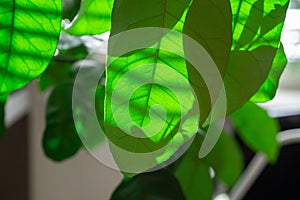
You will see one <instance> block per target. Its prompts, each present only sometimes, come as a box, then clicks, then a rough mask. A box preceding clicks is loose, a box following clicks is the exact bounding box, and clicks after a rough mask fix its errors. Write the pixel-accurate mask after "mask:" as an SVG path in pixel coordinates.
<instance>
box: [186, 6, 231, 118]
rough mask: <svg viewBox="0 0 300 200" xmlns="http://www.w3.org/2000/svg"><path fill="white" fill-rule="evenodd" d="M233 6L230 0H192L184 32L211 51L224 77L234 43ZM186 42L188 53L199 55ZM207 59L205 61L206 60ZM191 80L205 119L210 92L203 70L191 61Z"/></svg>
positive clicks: (208, 108) (189, 69)
mask: <svg viewBox="0 0 300 200" xmlns="http://www.w3.org/2000/svg"><path fill="white" fill-rule="evenodd" d="M231 21H232V19H231V10H230V3H229V1H228V0H213V1H193V3H192V4H191V6H190V8H189V11H188V13H187V16H186V19H185V24H184V28H183V33H184V34H186V35H188V36H189V37H191V38H192V39H194V40H195V41H197V42H198V43H199V44H200V45H202V46H203V47H204V48H205V50H206V51H207V52H208V53H209V54H210V56H211V57H212V59H213V60H214V62H215V63H216V65H217V67H218V70H219V71H220V74H221V77H223V76H224V74H225V71H226V68H227V65H228V59H229V54H230V47H231V38H232V27H231ZM183 42H184V49H185V55H186V57H188V56H192V57H199V56H201V55H197V54H199V52H194V51H193V47H192V46H190V44H189V42H186V41H185V40H184V41H183ZM203 62H205V61H203ZM188 72H189V73H188V75H189V80H190V82H191V84H192V86H193V88H194V90H195V92H196V95H197V98H198V102H199V106H200V110H201V115H200V123H201V124H202V122H204V120H205V119H206V117H207V116H208V114H209V113H210V111H211V95H210V94H209V91H208V89H207V87H206V83H205V82H204V80H203V78H202V77H201V76H203V74H199V72H197V71H195V69H193V67H191V66H189V65H188Z"/></svg>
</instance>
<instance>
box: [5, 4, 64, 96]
mask: <svg viewBox="0 0 300 200" xmlns="http://www.w3.org/2000/svg"><path fill="white" fill-rule="evenodd" d="M60 26H61V1H60V0H53V1H43V2H41V1H40V0H29V1H22V0H4V1H1V3H0V27H1V28H0V38H1V40H0V49H1V50H0V63H1V65H0V94H6V93H9V92H12V91H14V90H16V89H19V88H21V87H23V86H24V85H26V84H27V83H29V82H30V81H31V80H33V79H34V78H36V77H37V76H39V75H40V74H41V73H42V72H43V71H44V70H45V69H46V67H47V65H48V63H49V61H50V60H51V58H52V56H53V54H54V52H55V49H56V45H57V42H58V36H59V33H60Z"/></svg>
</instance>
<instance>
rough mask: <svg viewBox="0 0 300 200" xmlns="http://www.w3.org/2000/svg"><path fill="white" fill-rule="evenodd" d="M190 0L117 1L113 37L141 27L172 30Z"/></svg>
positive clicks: (113, 21)
mask: <svg viewBox="0 0 300 200" xmlns="http://www.w3.org/2000/svg"><path fill="white" fill-rule="evenodd" d="M189 3H190V0H178V1H171V0H151V1H150V0H147V1H143V3H141V1H139V0H125V1H124V0H115V4H114V8H113V15H112V24H113V26H112V29H111V35H115V34H118V33H121V32H123V31H126V30H130V29H134V28H141V27H161V28H169V29H172V28H173V27H174V26H175V24H177V22H178V21H179V19H180V18H181V16H182V14H183V12H184V11H185V9H186V8H187V7H188V5H189Z"/></svg>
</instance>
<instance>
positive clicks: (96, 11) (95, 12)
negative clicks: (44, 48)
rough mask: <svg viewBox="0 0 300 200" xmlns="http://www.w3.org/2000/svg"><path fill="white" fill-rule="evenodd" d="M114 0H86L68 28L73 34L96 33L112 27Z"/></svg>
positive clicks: (68, 31)
mask: <svg viewBox="0 0 300 200" xmlns="http://www.w3.org/2000/svg"><path fill="white" fill-rule="evenodd" d="M113 2H114V1H113V0H84V1H82V3H81V6H80V9H79V12H78V14H77V15H76V17H75V18H74V20H73V21H72V22H71V24H70V25H69V26H68V27H67V28H66V31H67V33H69V34H71V35H95V34H101V33H104V32H107V31H109V30H110V27H111V23H110V22H111V12H112V7H113Z"/></svg>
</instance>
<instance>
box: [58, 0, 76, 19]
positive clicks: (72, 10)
mask: <svg viewBox="0 0 300 200" xmlns="http://www.w3.org/2000/svg"><path fill="white" fill-rule="evenodd" d="M80 2H81V0H62V3H63V5H62V8H63V9H62V18H63V19H69V20H72V19H73V18H74V17H75V15H76V14H77V12H78V10H79V7H80Z"/></svg>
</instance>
